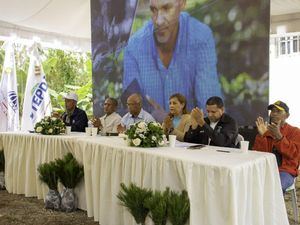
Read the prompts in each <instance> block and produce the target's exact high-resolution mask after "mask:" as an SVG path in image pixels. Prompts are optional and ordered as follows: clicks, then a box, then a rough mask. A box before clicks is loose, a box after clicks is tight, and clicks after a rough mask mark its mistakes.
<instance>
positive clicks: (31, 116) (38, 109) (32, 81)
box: [21, 43, 52, 131]
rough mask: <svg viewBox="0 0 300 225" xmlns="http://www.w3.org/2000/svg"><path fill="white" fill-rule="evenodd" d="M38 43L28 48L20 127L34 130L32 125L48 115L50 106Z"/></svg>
mask: <svg viewBox="0 0 300 225" xmlns="http://www.w3.org/2000/svg"><path fill="white" fill-rule="evenodd" d="M38 48H39V46H38V44H37V43H34V44H33V46H32V47H31V48H30V50H29V51H30V63H29V69H28V75H27V82H26V89H25V95H24V104H23V116H22V122H21V129H22V130H23V131H32V130H34V125H35V124H36V123H37V122H39V121H40V120H41V119H42V118H44V117H45V116H50V115H51V111H52V107H51V101H50V96H49V92H48V85H47V82H46V76H45V73H44V70H43V67H42V62H41V59H40V55H39V51H38Z"/></svg>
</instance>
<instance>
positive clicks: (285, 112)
mask: <svg viewBox="0 0 300 225" xmlns="http://www.w3.org/2000/svg"><path fill="white" fill-rule="evenodd" d="M268 110H271V113H270V121H269V124H266V123H265V121H264V119H263V118H262V117H258V118H257V120H256V126H257V130H258V134H257V135H256V138H255V142H254V146H253V149H254V150H258V151H264V152H272V153H274V154H275V156H276V159H277V164H278V168H279V174H280V181H281V187H282V190H283V192H284V191H285V190H286V189H287V188H288V187H289V186H291V185H292V184H293V182H294V178H295V177H296V176H297V174H298V166H299V159H300V129H298V128H297V127H293V126H291V125H289V124H288V123H286V122H285V121H286V119H287V118H288V117H289V107H288V106H287V105H286V104H285V103H284V102H281V101H277V102H275V103H274V104H271V105H269V106H268Z"/></svg>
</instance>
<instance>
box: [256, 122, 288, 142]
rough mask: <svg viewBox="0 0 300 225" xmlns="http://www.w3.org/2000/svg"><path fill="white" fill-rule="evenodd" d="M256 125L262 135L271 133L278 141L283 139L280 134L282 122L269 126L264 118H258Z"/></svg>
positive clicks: (272, 123)
mask: <svg viewBox="0 0 300 225" xmlns="http://www.w3.org/2000/svg"><path fill="white" fill-rule="evenodd" d="M255 123H256V126H257V130H258V133H259V134H260V135H264V134H265V133H266V132H267V131H270V133H271V134H272V136H273V137H274V138H275V139H276V140H280V139H281V138H282V134H281V132H280V124H281V121H278V122H277V123H274V122H271V123H270V124H268V123H267V122H265V121H264V119H263V118H262V117H258V118H257V120H256V121H255Z"/></svg>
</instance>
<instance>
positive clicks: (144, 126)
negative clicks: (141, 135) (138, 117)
mask: <svg viewBox="0 0 300 225" xmlns="http://www.w3.org/2000/svg"><path fill="white" fill-rule="evenodd" d="M146 127H147V124H146V123H145V122H144V121H142V122H139V124H138V128H140V129H141V130H146Z"/></svg>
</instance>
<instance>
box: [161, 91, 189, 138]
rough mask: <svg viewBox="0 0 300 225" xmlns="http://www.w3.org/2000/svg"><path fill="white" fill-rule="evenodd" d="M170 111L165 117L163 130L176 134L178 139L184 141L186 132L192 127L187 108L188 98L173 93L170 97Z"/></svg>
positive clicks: (167, 133) (166, 132)
mask: <svg viewBox="0 0 300 225" xmlns="http://www.w3.org/2000/svg"><path fill="white" fill-rule="evenodd" d="M169 108H170V112H169V114H168V116H166V118H165V119H164V122H163V125H162V126H163V130H164V133H165V134H166V135H169V134H173V135H176V139H177V140H178V141H183V138H184V134H185V132H186V131H188V129H189V127H190V115H189V114H188V112H187V109H186V98H185V97H184V96H183V95H182V94H180V93H176V94H173V95H172V96H171V97H170V98H169Z"/></svg>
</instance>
